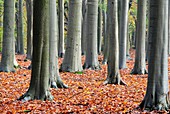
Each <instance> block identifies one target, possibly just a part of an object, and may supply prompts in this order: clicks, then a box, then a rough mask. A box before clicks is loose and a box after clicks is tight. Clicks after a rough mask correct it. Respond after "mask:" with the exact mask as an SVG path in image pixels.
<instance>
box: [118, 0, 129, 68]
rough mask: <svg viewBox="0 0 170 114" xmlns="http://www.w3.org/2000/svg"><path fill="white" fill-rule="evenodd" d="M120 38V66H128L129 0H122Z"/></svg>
mask: <svg viewBox="0 0 170 114" xmlns="http://www.w3.org/2000/svg"><path fill="white" fill-rule="evenodd" d="M120 4H121V5H120V6H121V7H120V9H121V10H120V32H119V33H120V34H119V35H120V39H119V47H120V48H119V68H120V69H124V68H126V67H127V66H126V45H127V35H128V33H127V31H128V27H127V25H128V10H129V0H120Z"/></svg>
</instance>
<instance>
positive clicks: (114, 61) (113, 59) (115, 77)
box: [104, 0, 125, 85]
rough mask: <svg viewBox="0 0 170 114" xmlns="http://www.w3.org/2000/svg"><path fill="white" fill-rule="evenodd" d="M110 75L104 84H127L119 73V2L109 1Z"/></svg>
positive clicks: (116, 0) (115, 0)
mask: <svg viewBox="0 0 170 114" xmlns="http://www.w3.org/2000/svg"><path fill="white" fill-rule="evenodd" d="M108 8H109V9H108V14H107V18H108V21H107V22H108V38H109V56H108V75H107V79H106V81H105V82H104V84H123V85H124V84H125V83H124V82H123V81H122V80H121V77H120V73H119V36H118V0H108Z"/></svg>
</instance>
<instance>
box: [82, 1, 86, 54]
mask: <svg viewBox="0 0 170 114" xmlns="http://www.w3.org/2000/svg"><path fill="white" fill-rule="evenodd" d="M86 37H87V0H83V3H82V33H81V54H82V55H85V54H86V46H87V42H86V39H87V38H86Z"/></svg>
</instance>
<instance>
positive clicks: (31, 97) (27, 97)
mask: <svg viewBox="0 0 170 114" xmlns="http://www.w3.org/2000/svg"><path fill="white" fill-rule="evenodd" d="M34 99H38V100H42V101H45V100H49V101H51V100H53V96H52V95H51V93H50V91H48V90H47V91H46V93H45V95H39V96H35V95H33V94H31V93H30V92H26V93H25V94H24V95H22V96H21V97H20V98H18V99H17V100H20V101H22V102H26V101H30V100H34Z"/></svg>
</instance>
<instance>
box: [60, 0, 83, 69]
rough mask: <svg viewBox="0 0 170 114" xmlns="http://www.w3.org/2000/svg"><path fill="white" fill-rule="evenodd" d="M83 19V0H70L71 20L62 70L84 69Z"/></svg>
mask: <svg viewBox="0 0 170 114" xmlns="http://www.w3.org/2000/svg"><path fill="white" fill-rule="evenodd" d="M81 19H82V0H70V1H69V22H68V38H67V45H66V53H65V56H64V60H63V63H62V65H61V70H62V71H67V72H77V71H82V63H81Z"/></svg>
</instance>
